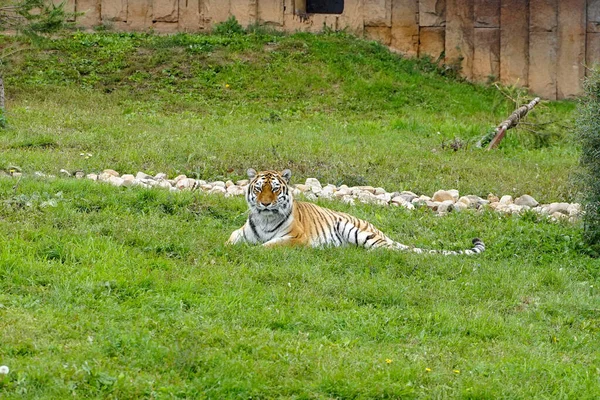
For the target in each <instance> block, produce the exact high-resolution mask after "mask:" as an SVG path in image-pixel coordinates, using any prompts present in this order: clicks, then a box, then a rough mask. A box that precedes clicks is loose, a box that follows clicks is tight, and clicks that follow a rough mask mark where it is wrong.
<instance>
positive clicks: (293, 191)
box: [292, 188, 302, 197]
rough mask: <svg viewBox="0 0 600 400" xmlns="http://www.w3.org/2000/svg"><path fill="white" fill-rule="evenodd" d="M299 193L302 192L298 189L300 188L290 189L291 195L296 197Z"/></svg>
mask: <svg viewBox="0 0 600 400" xmlns="http://www.w3.org/2000/svg"><path fill="white" fill-rule="evenodd" d="M301 194H302V192H301V191H300V189H296V188H294V190H292V195H293V196H294V197H298V196H300V195H301Z"/></svg>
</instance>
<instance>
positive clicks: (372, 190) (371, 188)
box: [355, 186, 375, 194]
mask: <svg viewBox="0 0 600 400" xmlns="http://www.w3.org/2000/svg"><path fill="white" fill-rule="evenodd" d="M355 188H356V189H359V190H361V191H363V192H365V191H366V192H369V193H372V194H375V188H374V187H373V186H355Z"/></svg>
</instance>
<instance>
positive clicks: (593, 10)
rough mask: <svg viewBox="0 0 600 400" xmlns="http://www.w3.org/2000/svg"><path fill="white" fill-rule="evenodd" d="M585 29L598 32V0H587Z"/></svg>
mask: <svg viewBox="0 0 600 400" xmlns="http://www.w3.org/2000/svg"><path fill="white" fill-rule="evenodd" d="M587 31H588V32H600V0H588V1H587Z"/></svg>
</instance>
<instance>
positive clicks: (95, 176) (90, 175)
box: [85, 174, 98, 181]
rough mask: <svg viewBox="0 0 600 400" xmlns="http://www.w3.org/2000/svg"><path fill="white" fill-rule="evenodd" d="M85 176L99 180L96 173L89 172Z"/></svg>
mask: <svg viewBox="0 0 600 400" xmlns="http://www.w3.org/2000/svg"><path fill="white" fill-rule="evenodd" d="M85 177H86V178H88V179H91V180H92V181H97V180H98V175H96V174H87V175H86V176H85Z"/></svg>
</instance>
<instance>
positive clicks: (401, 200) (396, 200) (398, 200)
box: [392, 196, 411, 206]
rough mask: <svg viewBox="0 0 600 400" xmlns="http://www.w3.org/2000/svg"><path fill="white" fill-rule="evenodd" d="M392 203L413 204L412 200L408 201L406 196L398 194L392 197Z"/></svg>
mask: <svg viewBox="0 0 600 400" xmlns="http://www.w3.org/2000/svg"><path fill="white" fill-rule="evenodd" d="M392 203H394V204H396V205H402V206H403V205H405V204H411V203H410V202H408V201H407V200H406V199H405V198H404V196H396V197H393V198H392Z"/></svg>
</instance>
